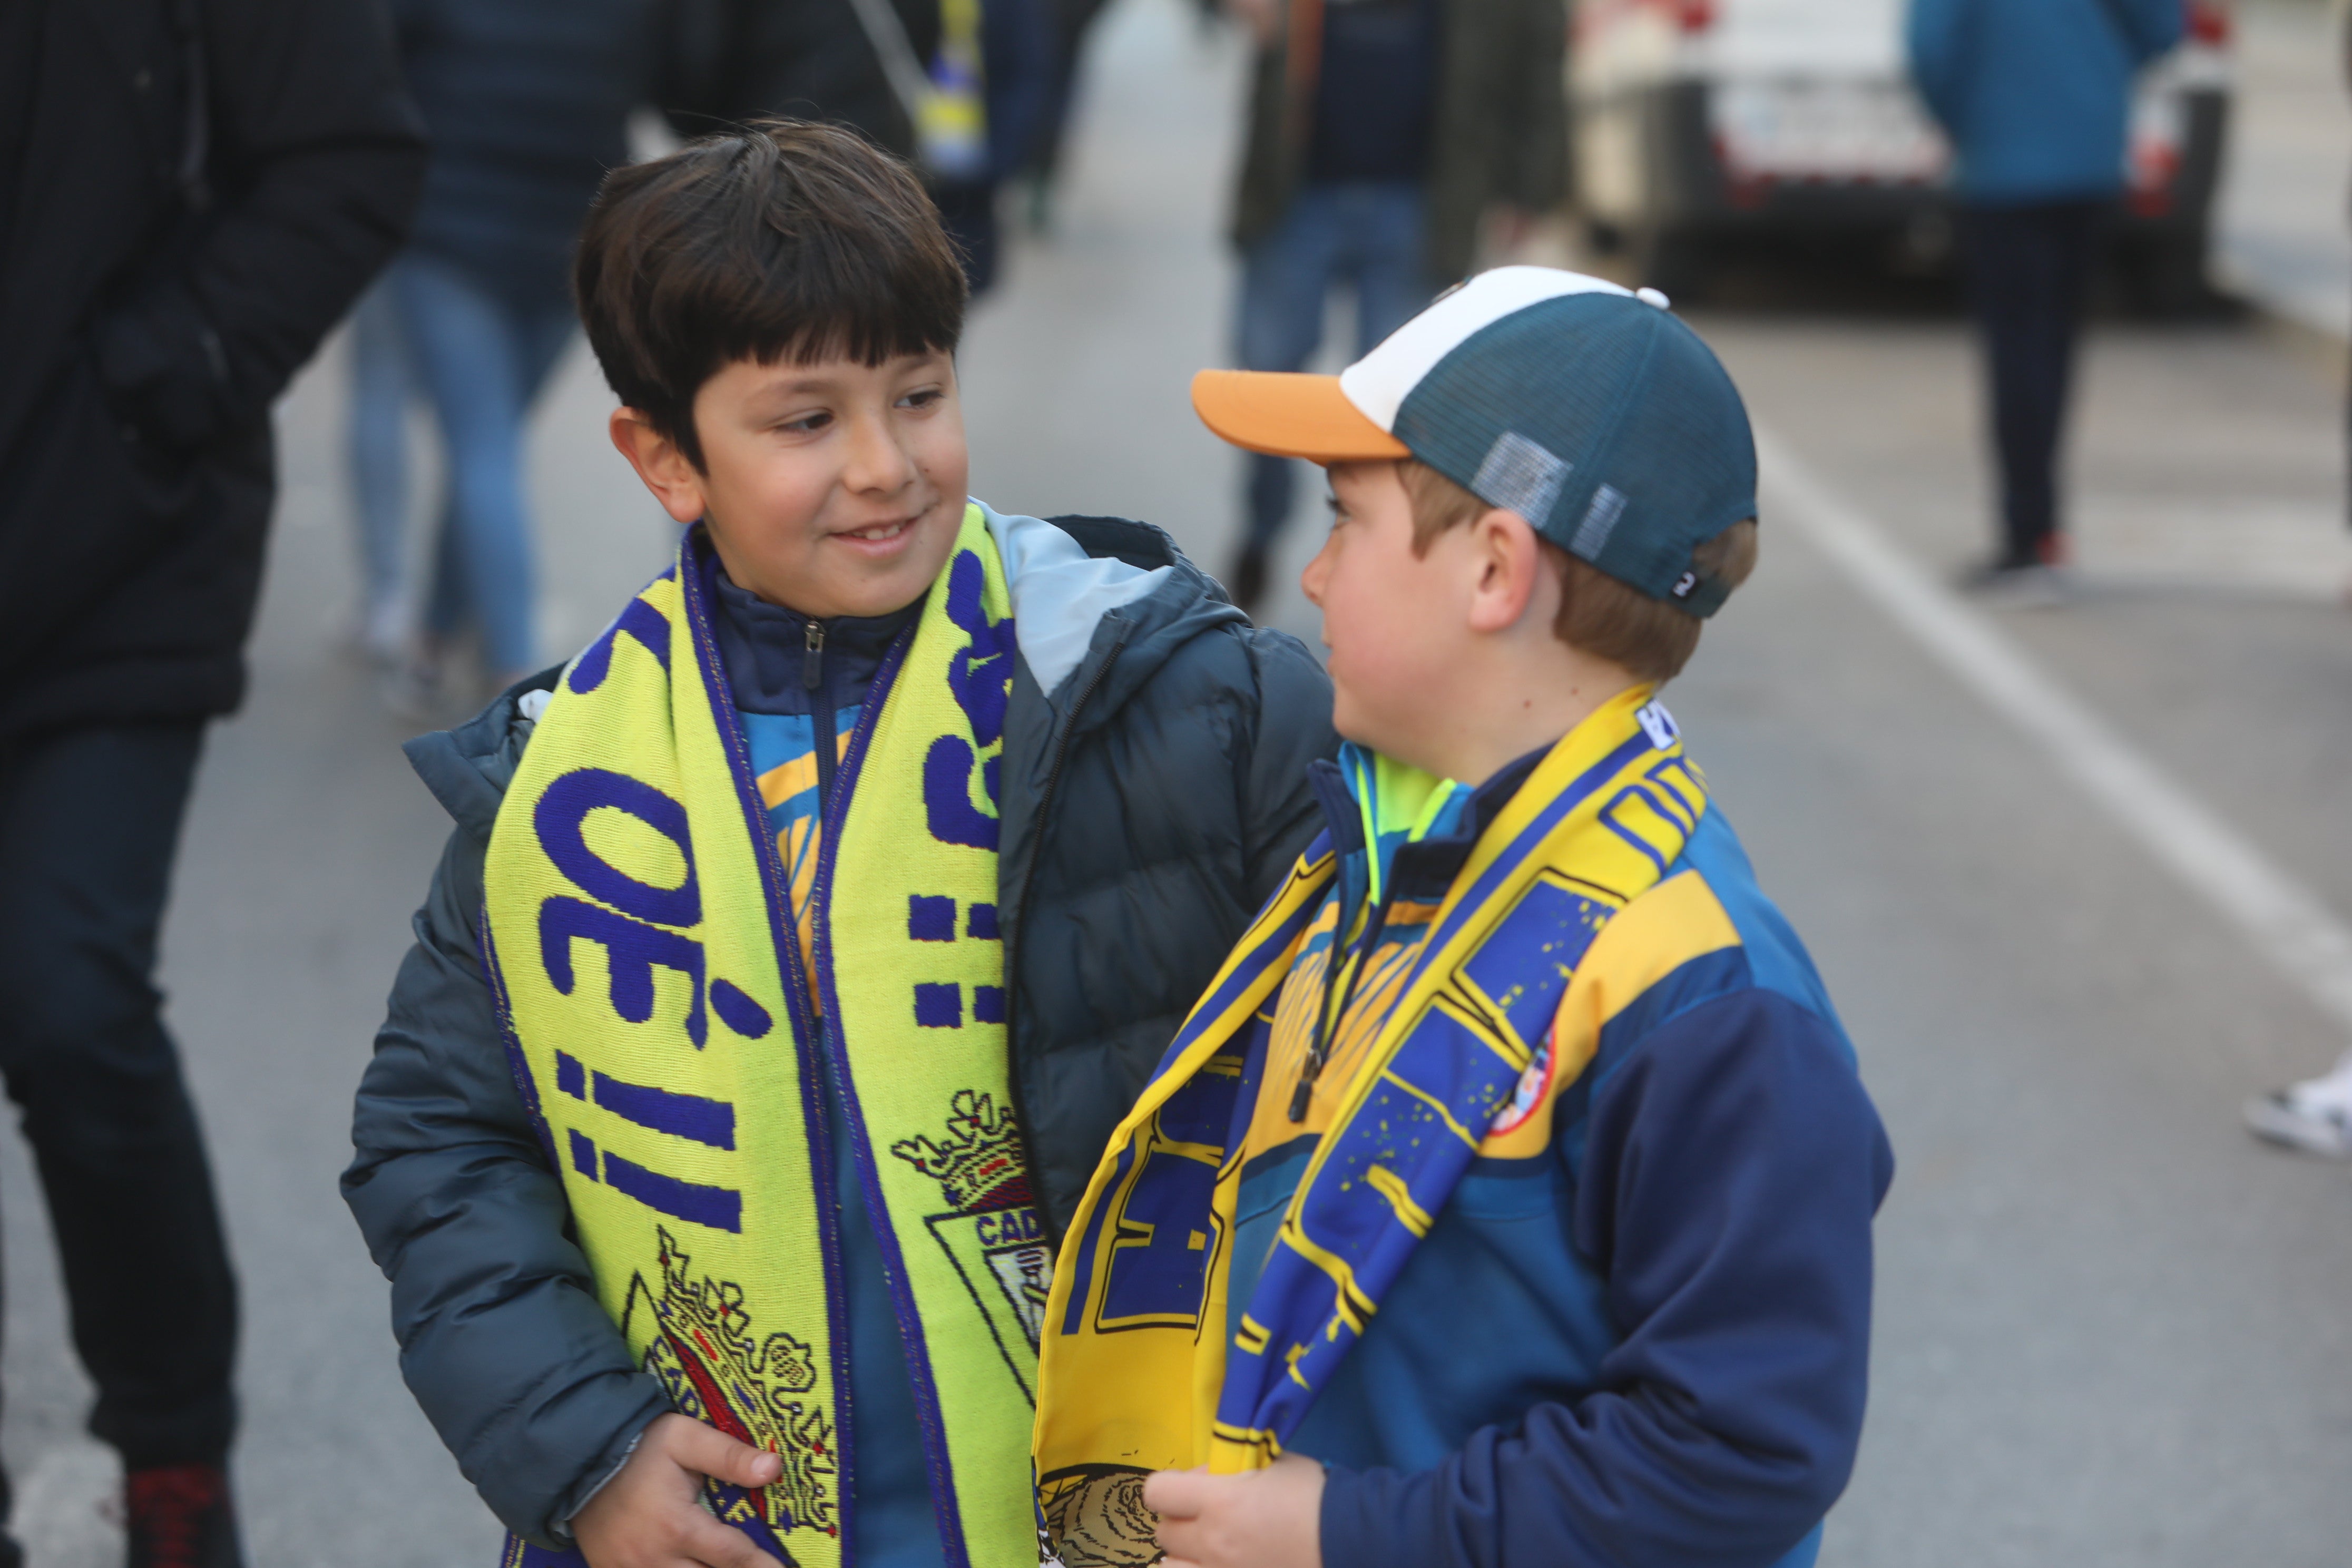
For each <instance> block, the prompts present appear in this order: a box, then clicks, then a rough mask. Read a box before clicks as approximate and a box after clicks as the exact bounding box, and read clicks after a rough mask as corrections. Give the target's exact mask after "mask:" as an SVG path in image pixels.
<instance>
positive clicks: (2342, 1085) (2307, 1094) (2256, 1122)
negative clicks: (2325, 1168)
mask: <svg viewBox="0 0 2352 1568" xmlns="http://www.w3.org/2000/svg"><path fill="white" fill-rule="evenodd" d="M2245 1116H2246V1126H2247V1128H2248V1129H2249V1130H2251V1131H2252V1133H2253V1134H2254V1136H2255V1137H2257V1138H2262V1139H2266V1140H2268V1141H2269V1142H2273V1143H2278V1144H2283V1145H2284V1146H2285V1147H2287V1148H2290V1149H2300V1150H2302V1151H2303V1152H2305V1153H2306V1154H2317V1155H2319V1156H2321V1157H2322V1158H2323V1159H2329V1160H2352V1052H2347V1053H2346V1055H2345V1057H2344V1059H2342V1060H2341V1061H2338V1062H2337V1063H2336V1066H2335V1067H2333V1068H2330V1069H2329V1070H2328V1071H2327V1072H2326V1074H2325V1075H2323V1076H2322V1077H2319V1078H2312V1079H2304V1080H2303V1081H2302V1082H2301V1083H2296V1084H2289V1085H2288V1086H2287V1087H2286V1088H2284V1089H2273V1090H2272V1091H2271V1092H2270V1093H2268V1094H2258V1095H2256V1096H2254V1097H2253V1098H2252V1100H2247V1101H2246V1105H2245Z"/></svg>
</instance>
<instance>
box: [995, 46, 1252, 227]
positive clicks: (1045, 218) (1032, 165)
mask: <svg viewBox="0 0 2352 1568" xmlns="http://www.w3.org/2000/svg"><path fill="white" fill-rule="evenodd" d="M1207 3H1208V4H1211V5H1213V0H1207ZM1107 4H1108V0H1053V19H1054V58H1053V67H1052V69H1051V71H1050V73H1049V75H1048V79H1047V82H1046V88H1045V123H1044V124H1043V125H1041V126H1040V127H1039V128H1038V132H1037V139H1036V142H1034V144H1033V145H1032V146H1031V148H1030V150H1029V159H1028V163H1027V166H1026V167H1025V168H1024V170H1023V171H1022V173H1023V175H1024V179H1025V180H1026V183H1027V184H1028V187H1029V214H1028V222H1029V227H1030V228H1031V230H1032V231H1034V232H1035V233H1038V234H1043V233H1045V232H1046V231H1047V230H1048V229H1050V228H1052V227H1053V226H1054V189H1055V185H1056V184H1058V183H1059V182H1060V180H1061V177H1062V160H1063V154H1064V149H1065V147H1066V144H1067V143H1068V142H1069V139H1070V136H1069V132H1070V110H1071V109H1072V107H1073V106H1074V105H1075V103H1076V100H1077V92H1078V62H1079V61H1080V60H1081V59H1083V58H1085V57H1086V47H1087V35H1088V34H1090V33H1092V32H1093V31H1094V26H1095V18H1097V16H1101V15H1102V14H1103V10H1104V7H1105V6H1106V5H1107ZM1203 15H1204V16H1208V12H1207V11H1206V9H1204V11H1203ZM1204 25H1213V18H1211V20H1210V22H1209V23H1205V24H1204Z"/></svg>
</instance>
